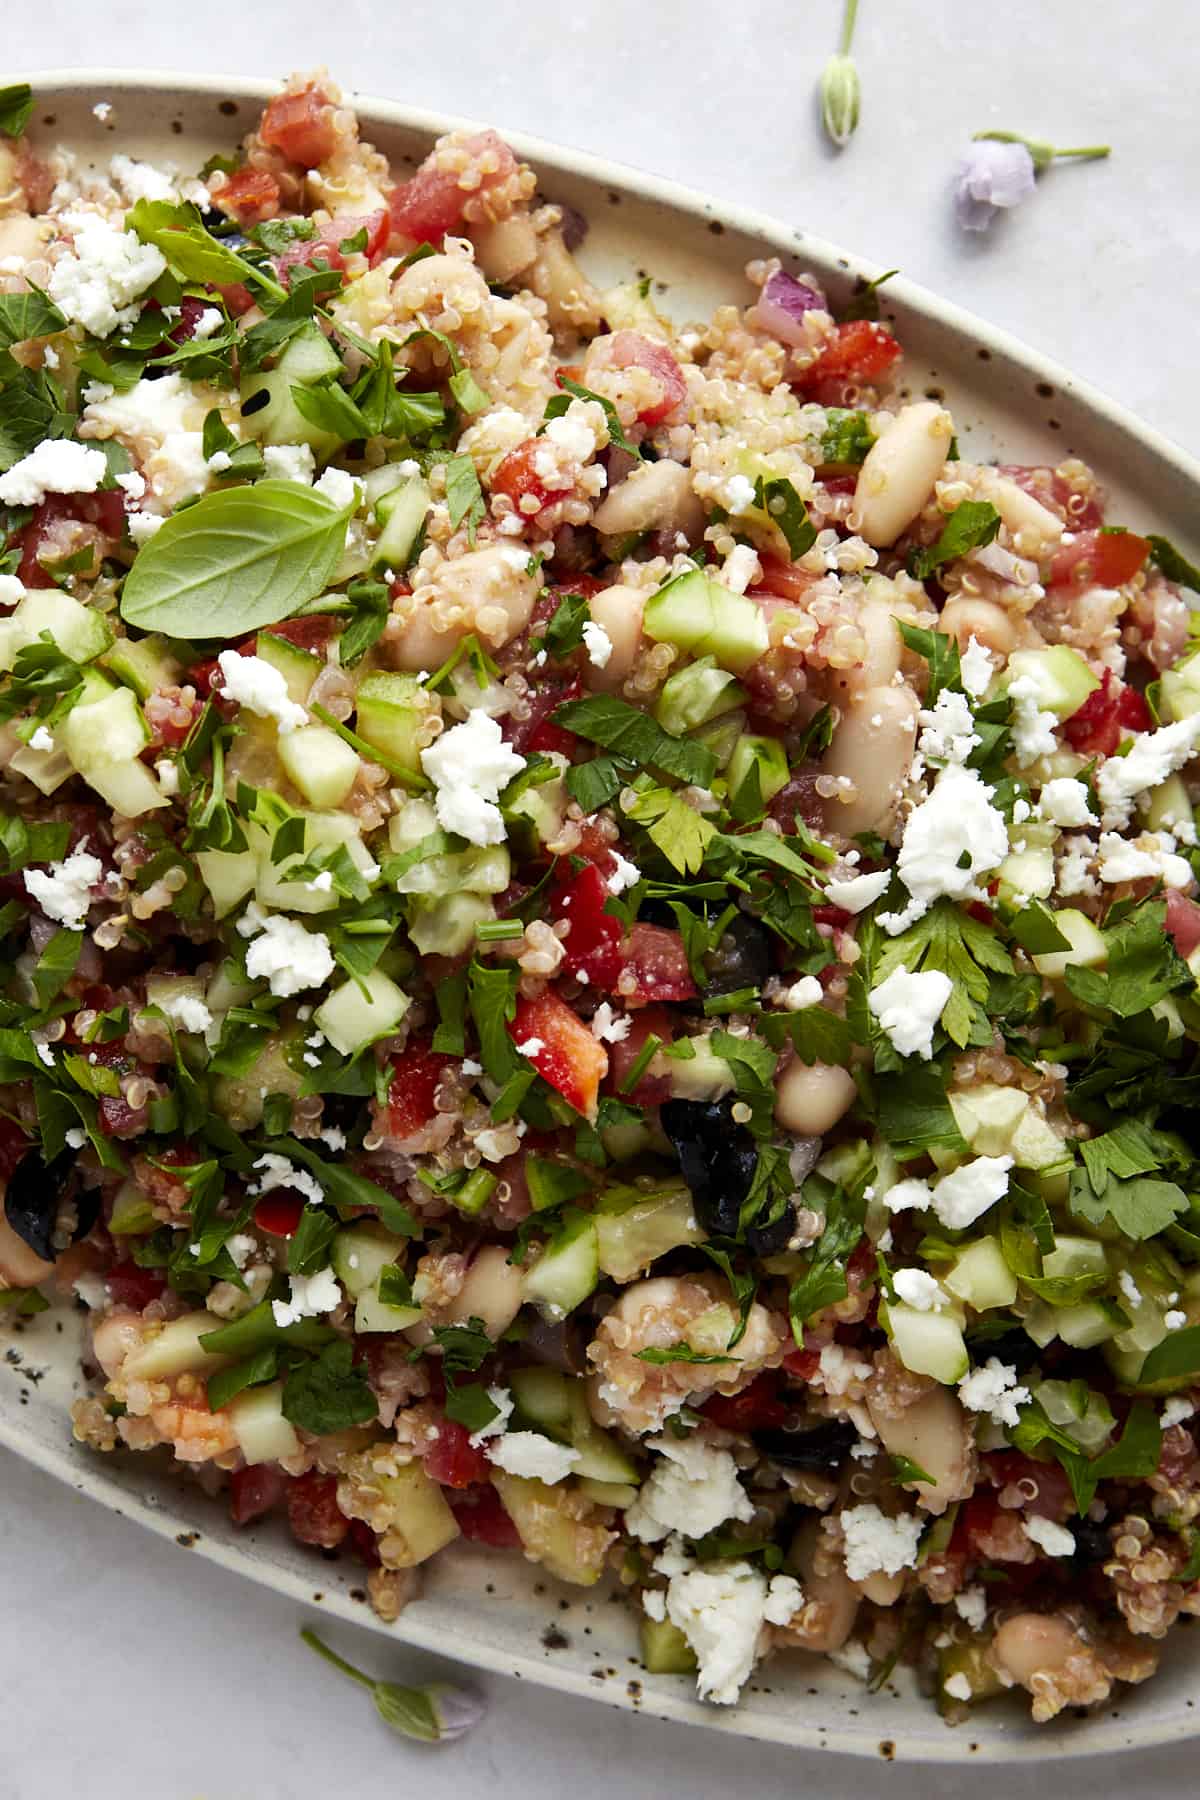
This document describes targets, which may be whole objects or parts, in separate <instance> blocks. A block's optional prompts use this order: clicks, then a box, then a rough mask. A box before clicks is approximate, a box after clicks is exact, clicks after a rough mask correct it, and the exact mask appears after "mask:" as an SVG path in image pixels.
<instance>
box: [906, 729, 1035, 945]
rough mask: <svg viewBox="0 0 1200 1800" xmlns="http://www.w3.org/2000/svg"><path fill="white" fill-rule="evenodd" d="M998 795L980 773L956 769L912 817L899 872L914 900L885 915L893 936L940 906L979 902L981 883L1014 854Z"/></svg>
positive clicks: (946, 772) (947, 771) (944, 772)
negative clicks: (994, 797) (995, 803)
mask: <svg viewBox="0 0 1200 1800" xmlns="http://www.w3.org/2000/svg"><path fill="white" fill-rule="evenodd" d="M992 793H993V790H992V789H991V788H990V787H987V786H986V785H985V784H984V782H983V781H981V780H980V778H979V776H978V774H977V773H976V772H975V770H974V769H963V768H960V767H959V766H958V764H957V763H950V764H949V765H948V766H947V767H946V768H945V769H943V770H942V773H941V774H940V775H939V776H938V779H937V783H936V785H935V786H934V789H933V791H932V793H931V794H930V795H929V796H928V798H927V799H925V800H923V801H922V802H921V804H920V806H917V807H915V808H914V809H913V811H912V812H911V813H910V815H909V819H908V823H907V825H906V826H905V829H904V836H903V838H902V840H901V843H900V850H899V854H898V856H897V859H896V869H897V872H898V874H899V876H900V879H901V880H902V881H903V883H904V885H905V887H906V888H907V889H908V891H909V893H910V894H911V895H912V899H911V900H910V902H909V904H908V905H907V906H906V907H905V908H904V910H903V911H902V912H898V913H881V914H880V915H879V922H880V924H881V925H882V926H883V928H884V930H885V931H888V932H890V933H891V934H892V935H893V936H895V935H896V933H898V932H900V931H903V930H905V929H906V927H907V926H909V925H911V924H913V923H914V922H915V921H916V920H917V919H920V918H923V917H924V915H925V914H926V913H927V912H928V910H929V908H930V907H931V906H932V905H933V902H934V901H935V900H938V899H940V898H941V897H942V896H943V895H946V896H947V897H948V898H949V899H951V900H975V899H978V898H979V894H980V891H981V890H980V889H979V887H978V885H977V881H976V877H977V876H979V875H983V874H988V873H990V872H991V870H993V869H995V868H998V867H999V865H1000V864H1001V863H1002V862H1003V861H1004V858H1005V857H1006V856H1007V854H1008V828H1007V826H1006V825H1005V822H1004V819H1003V818H1002V816H1001V815H1000V813H998V812H997V811H996V809H995V807H994V806H993V805H992V804H991V798H992Z"/></svg>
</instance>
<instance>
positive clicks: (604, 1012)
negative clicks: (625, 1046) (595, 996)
mask: <svg viewBox="0 0 1200 1800" xmlns="http://www.w3.org/2000/svg"><path fill="white" fill-rule="evenodd" d="M632 1025H633V1020H632V1019H631V1018H630V1017H629V1014H628V1013H615V1012H614V1011H613V1009H612V1007H611V1006H610V1005H609V1003H608V1001H607V1000H602V1001H601V1002H600V1004H599V1006H598V1007H597V1008H596V1010H595V1012H594V1013H593V1014H592V1027H591V1029H592V1036H593V1037H594V1038H596V1039H597V1040H598V1042H599V1043H601V1044H620V1043H622V1042H623V1041H624V1039H625V1038H627V1037H628V1036H629V1032H630V1028H631V1027H632Z"/></svg>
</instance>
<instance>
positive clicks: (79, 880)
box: [23, 839, 104, 931]
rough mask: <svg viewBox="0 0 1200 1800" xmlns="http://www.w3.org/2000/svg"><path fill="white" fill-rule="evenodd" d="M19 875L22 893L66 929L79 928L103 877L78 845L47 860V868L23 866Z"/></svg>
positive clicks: (94, 859)
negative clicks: (59, 857) (53, 860)
mask: <svg viewBox="0 0 1200 1800" xmlns="http://www.w3.org/2000/svg"><path fill="white" fill-rule="evenodd" d="M84 841H85V843H86V839H85V840H84ZM23 874H24V880H25V890H26V892H27V893H28V894H30V895H31V896H32V898H33V899H34V900H36V901H37V903H38V905H39V906H40V907H41V909H42V911H43V912H44V913H45V915H46V917H47V918H48V919H53V920H54V921H55V923H56V924H59V925H65V926H66V927H67V929H68V931H81V930H82V929H83V925H84V921H85V920H86V918H87V913H88V907H89V906H90V905H91V903H92V895H91V890H92V888H94V887H96V886H98V884H99V883H100V882H101V881H103V879H104V865H103V863H102V862H101V861H100V858H99V857H98V856H89V855H88V854H87V852H86V851H85V849H84V847H83V845H80V847H79V849H78V850H74V851H72V853H71V855H70V856H68V857H66V858H64V860H63V861H62V862H57V863H51V864H50V867H49V869H26V870H24V871H23Z"/></svg>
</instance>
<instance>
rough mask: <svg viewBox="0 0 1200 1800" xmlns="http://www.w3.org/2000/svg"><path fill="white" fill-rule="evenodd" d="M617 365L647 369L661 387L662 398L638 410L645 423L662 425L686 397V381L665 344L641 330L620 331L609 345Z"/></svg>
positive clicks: (611, 355)
mask: <svg viewBox="0 0 1200 1800" xmlns="http://www.w3.org/2000/svg"><path fill="white" fill-rule="evenodd" d="M609 358H610V361H611V365H612V367H613V368H614V369H635V368H636V369H645V371H646V373H647V374H648V375H652V376H653V377H654V379H655V381H657V383H658V385H659V387H660V388H661V390H662V394H661V398H660V399H658V400H655V401H654V402H653V403H652V404H651V405H649V406H644V407H643V408H642V410H641V411H640V412H639V413H638V418H639V419H640V420H641V422H642V424H643V425H660V424H661V423H662V421H663V420H664V419H665V418H666V416H667V414H668V413H673V412H674V411H675V408H676V407H677V406H679V405H680V404H681V403H682V402H683V401H684V400H686V398H687V382H686V381H685V380H684V379H683V371H682V369H681V368H680V367H679V364H678V363H677V362H676V360H675V358H674V357H673V356H672V355H671V352H670V351H669V350H668V349H667V346H666V345H665V344H659V343H656V342H655V340H654V339H653V338H648V337H643V336H642V334H641V332H640V331H617V332H614V333H613V339H612V343H611V344H610V345H609Z"/></svg>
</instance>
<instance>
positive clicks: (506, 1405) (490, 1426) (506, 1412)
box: [467, 1387, 513, 1448]
mask: <svg viewBox="0 0 1200 1800" xmlns="http://www.w3.org/2000/svg"><path fill="white" fill-rule="evenodd" d="M487 1397H488V1399H489V1400H490V1401H491V1403H492V1405H493V1406H494V1407H495V1408H496V1416H495V1418H494V1419H489V1420H488V1422H487V1424H486V1425H481V1426H480V1427H479V1430H478V1431H473V1432H472V1433H471V1435H470V1437H469V1438H468V1440H467V1441H468V1443H471V1444H474V1445H475V1446H476V1448H478V1446H479V1445H480V1444H484V1443H486V1442H487V1440H488V1438H494V1437H499V1436H500V1435H501V1433H502V1432H503V1431H505V1430H506V1429H507V1427H508V1421H509V1420H510V1419H511V1418H512V1412H513V1397H512V1395H511V1394H510V1392H509V1391H508V1389H507V1388H506V1387H490V1388H489V1389H488V1391H487Z"/></svg>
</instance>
